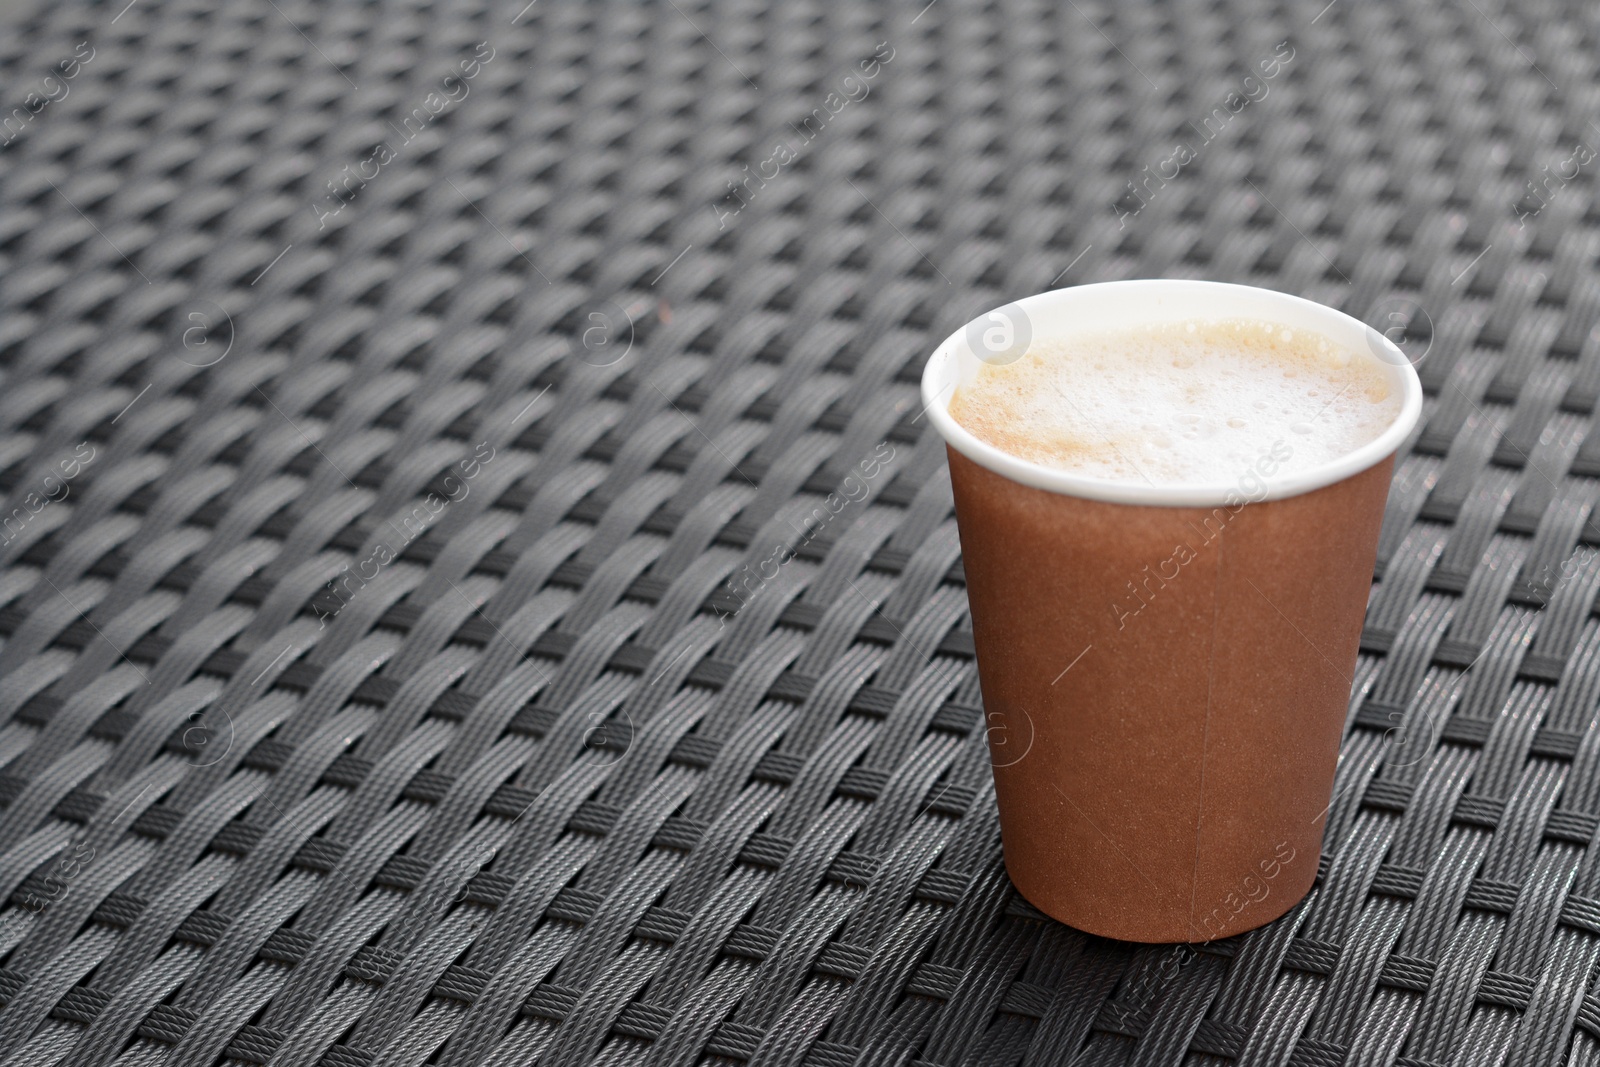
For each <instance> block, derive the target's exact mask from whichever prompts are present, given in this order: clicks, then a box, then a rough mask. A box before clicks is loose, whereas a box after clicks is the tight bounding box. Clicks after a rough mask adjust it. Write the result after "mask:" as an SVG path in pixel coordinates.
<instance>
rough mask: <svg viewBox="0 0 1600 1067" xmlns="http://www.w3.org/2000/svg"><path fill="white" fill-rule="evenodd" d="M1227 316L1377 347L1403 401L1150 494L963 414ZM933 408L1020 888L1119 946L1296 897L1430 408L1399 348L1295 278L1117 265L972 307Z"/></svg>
mask: <svg viewBox="0 0 1600 1067" xmlns="http://www.w3.org/2000/svg"><path fill="white" fill-rule="evenodd" d="M1227 319H1247V320H1257V321H1263V322H1268V323H1272V324H1279V325H1282V326H1283V327H1284V328H1286V329H1289V330H1308V331H1313V332H1315V333H1317V334H1321V335H1322V336H1324V337H1326V338H1328V339H1329V340H1331V341H1334V342H1336V343H1338V344H1340V345H1343V346H1344V347H1346V348H1348V349H1349V350H1350V351H1351V352H1352V353H1354V354H1355V357H1356V358H1359V359H1370V360H1371V361H1372V363H1373V364H1374V365H1375V366H1376V367H1378V368H1379V369H1380V370H1381V371H1382V373H1383V374H1384V375H1385V377H1386V379H1387V381H1388V382H1389V384H1390V387H1391V389H1392V391H1393V393H1394V395H1396V396H1398V397H1399V398H1400V403H1399V411H1398V414H1397V415H1396V416H1395V417H1394V420H1393V422H1392V423H1390V424H1389V425H1388V427H1387V428H1386V429H1384V430H1383V431H1382V432H1381V433H1380V434H1379V436H1378V437H1376V438H1375V439H1373V440H1371V441H1370V442H1369V443H1367V444H1365V445H1362V446H1361V447H1359V448H1356V449H1354V450H1353V451H1350V452H1348V453H1347V454H1345V455H1343V456H1340V457H1339V458H1337V459H1335V460H1332V461H1330V462H1327V463H1324V464H1322V465H1320V466H1316V467H1312V468H1309V469H1306V468H1301V469H1297V470H1295V471H1293V472H1288V471H1282V472H1280V471H1279V470H1278V469H1277V467H1278V463H1277V462H1276V460H1275V459H1274V457H1273V455H1272V453H1271V452H1270V451H1266V452H1264V453H1263V456H1262V458H1261V459H1260V460H1259V461H1258V462H1257V463H1256V464H1253V465H1251V466H1250V467H1249V468H1248V469H1245V470H1241V471H1240V472H1239V474H1238V476H1237V477H1235V478H1231V479H1228V480H1227V481H1224V482H1218V483H1215V484H1204V485H1199V484H1184V485H1180V486H1157V485H1152V484H1146V483H1142V482H1135V481H1110V480H1105V479H1099V478H1094V477H1089V476H1086V475H1083V474H1077V473H1072V472H1069V471H1064V470H1058V469H1054V468H1051V467H1046V466H1043V465H1040V464H1035V463H1031V462H1028V461H1026V460H1023V459H1019V458H1017V457H1015V456H1013V455H1010V454H1008V453H1006V452H1003V451H1001V450H1000V449H998V448H996V447H994V446H992V445H990V444H987V443H985V442H984V441H982V440H979V439H978V438H977V437H975V436H974V435H973V434H972V433H970V432H969V431H968V430H967V429H965V428H964V427H963V426H961V425H960V424H959V423H957V422H956V421H955V420H954V419H953V418H952V417H951V415H950V413H949V406H950V401H951V397H952V395H953V394H954V392H955V390H956V389H957V388H958V387H959V386H960V385H962V384H963V383H965V382H968V381H970V380H971V379H972V378H973V377H974V376H975V375H976V374H977V373H978V370H979V368H980V367H982V366H983V365H984V363H986V362H1006V361H1009V360H1012V359H1016V358H1019V357H1020V356H1021V355H1022V354H1023V352H1025V351H1026V350H1027V348H1028V345H1029V344H1030V343H1037V342H1039V341H1042V340H1049V339H1057V338H1069V337H1071V336H1073V335H1077V334H1091V333H1105V332H1109V331H1116V330H1121V329H1130V328H1139V327H1146V326H1151V325H1156V324H1164V323H1175V322H1214V321H1218V320H1227ZM922 399H923V402H924V403H925V405H926V409H927V412H928V416H929V418H930V419H931V420H932V422H933V424H934V426H935V427H937V428H938V431H939V433H940V434H941V435H942V436H943V437H944V440H945V442H946V445H947V450H948V453H949V460H950V479H951V485H952V488H953V490H954V494H955V505H956V518H957V523H958V525H959V527H960V535H961V549H962V556H963V561H964V566H965V570H966V579H967V596H968V599H969V601H970V605H971V611H972V629H973V638H974V641H975V643H976V646H977V654H978V674H979V680H980V682H981V686H982V690H983V702H984V708H985V714H986V717H987V726H988V732H989V744H990V753H991V757H992V759H991V762H992V764H993V767H994V779H995V790H996V794H997V796H998V800H999V806H1000V829H1001V838H1002V841H1003V845H1004V851H1005V862H1006V868H1007V870H1008V872H1009V873H1010V875H1011V880H1012V882H1013V883H1014V884H1015V885H1016V887H1017V889H1018V890H1019V891H1021V893H1022V895H1023V896H1024V897H1026V898H1027V899H1028V900H1029V901H1031V902H1032V903H1033V904H1034V905H1035V906H1037V907H1038V908H1039V909H1041V910H1042V911H1044V912H1045V913H1046V914H1048V915H1051V916H1053V917H1054V918H1056V919H1059V920H1061V921H1062V922H1065V923H1067V924H1069V925H1071V926H1074V927H1077V928H1078V929H1080V930H1084V931H1087V932H1090V933H1094V934H1099V935H1102V936H1105V937H1113V938H1119V939H1124V940H1129V941H1142V942H1174V941H1187V942H1198V941H1208V940H1212V939H1215V938H1221V937H1228V936H1230V935H1233V934H1236V933H1240V932H1242V931H1245V930H1249V929H1253V928H1255V927H1258V926H1261V925H1263V924H1265V923H1267V922H1270V921H1272V920H1273V919H1276V918H1278V917H1279V916H1280V915H1282V914H1284V913H1285V912H1286V911H1288V910H1289V909H1290V908H1291V907H1293V906H1294V905H1295V904H1296V903H1298V902H1299V901H1300V900H1301V899H1303V898H1304V896H1305V894H1306V893H1307V892H1308V891H1309V890H1310V888H1311V886H1312V884H1313V882H1314V880H1315V878H1316V872H1317V862H1318V857H1319V854H1320V851H1321V848H1320V846H1321V840H1322V833H1323V828H1324V825H1325V822H1326V815H1327V811H1328V807H1329V802H1330V799H1331V791H1332V786H1333V776H1334V770H1335V766H1336V764H1337V761H1338V753H1339V742H1340V736H1341V734H1342V732H1343V728H1344V722H1345V718H1346V713H1347V710H1348V706H1349V700H1350V689H1351V678H1352V675H1353V673H1354V669H1355V663H1356V655H1357V649H1358V645H1359V643H1360V637H1361V625H1362V619H1363V616H1364V615H1365V611H1366V605H1367V597H1368V593H1369V591H1370V589H1371V582H1372V570H1373V563H1374V561H1375V557H1376V554H1377V542H1378V531H1379V526H1380V525H1381V523H1382V518H1383V510H1384V502H1385V499H1386V497H1387V494H1388V489H1389V482H1390V478H1391V475H1392V471H1393V464H1394V454H1395V451H1396V449H1397V448H1398V447H1399V446H1400V444H1401V442H1402V441H1403V440H1404V439H1405V437H1406V436H1407V434H1409V433H1410V431H1411V429H1412V427H1413V426H1414V425H1415V424H1416V421H1417V418H1418V415H1419V414H1420V412H1421V409H1422V387H1421V383H1420V382H1419V381H1418V379H1417V374H1416V371H1415V370H1414V369H1413V367H1412V365H1411V363H1410V362H1409V361H1408V359H1407V356H1406V354H1405V353H1404V352H1403V351H1402V350H1401V349H1400V348H1399V347H1397V346H1396V345H1395V344H1394V343H1393V342H1392V341H1391V340H1390V338H1389V337H1387V336H1385V335H1383V334H1380V333H1378V332H1377V331H1376V330H1374V329H1372V328H1371V327H1369V326H1366V325H1365V324H1363V323H1361V322H1359V321H1357V320H1356V319H1353V318H1351V317H1349V316H1347V315H1344V314H1342V313H1340V312H1338V311H1334V310H1333V309H1331V308H1327V307H1323V306H1321V305H1319V304H1315V303H1312V302H1310V301H1307V300H1302V299H1299V298H1297V297H1293V296H1288V295H1285V294H1283V293H1277V292H1272V291H1270V290H1265V289H1255V288H1251V287H1248V286H1240V285H1227V284H1222V283H1216V282H1198V281H1167V280H1149V281H1122V282H1107V283H1104V284H1096V285H1083V286H1077V287H1074V288H1070V289H1062V290H1057V291H1055V292H1049V293H1042V294H1040V295H1038V296H1033V297H1029V298H1027V299H1024V300H1020V301H1018V302H1017V303H1015V304H1010V305H1007V306H1006V307H1004V308H1000V309H998V310H997V311H994V312H991V313H989V314H987V315H984V316H981V317H979V318H978V319H975V320H973V322H972V323H970V324H968V326H966V327H964V328H963V329H961V330H958V331H957V332H956V333H955V334H953V335H951V336H950V337H949V338H948V339H946V340H945V342H944V343H943V344H942V345H940V346H939V348H938V349H937V350H936V351H935V352H934V353H933V356H932V357H931V358H930V359H929V361H928V365H927V368H926V370H925V372H924V374H923V378H922ZM1327 417H1330V418H1331V417H1335V416H1334V415H1333V413H1329V415H1328V416H1327Z"/></svg>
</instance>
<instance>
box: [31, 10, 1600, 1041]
mask: <svg viewBox="0 0 1600 1067" xmlns="http://www.w3.org/2000/svg"><path fill="white" fill-rule="evenodd" d="M1535 7H1537V8H1538V9H1539V11H1538V16H1539V17H1538V18H1537V19H1535V18H1534V17H1533V8H1531V7H1530V8H1528V9H1526V13H1521V12H1523V11H1524V9H1521V8H1517V7H1514V6H1511V5H1504V4H1502V3H1499V2H1498V0H1493V2H1491V0H1483V2H1482V3H1481V4H1480V3H1477V2H1474V0H1467V2H1466V3H1463V4H1424V3H1401V4H1384V5H1374V4H1364V3H1360V2H1358V0H1342V2H1340V0H1335V2H1334V3H1331V4H1328V5H1327V6H1325V7H1324V6H1323V4H1322V3H1321V2H1320V0H1317V2H1310V3H1297V4H1292V5H1290V4H1278V5H1272V4H1266V3H1257V2H1253V0H1252V2H1246V0H1219V2H1216V3H1181V4H1173V5H1167V6H1144V5H1136V4H1128V5H1112V4H1110V3H1107V2H1105V0H1079V2H1073V3H1068V4H1064V5H1057V4H1052V3H1048V2H1046V0H1004V2H994V3H987V4H974V3H966V2H963V0H935V2H934V3H931V4H927V5H926V6H924V4H923V3H922V2H921V0H918V2H915V3H910V4H896V5H884V6H869V5H863V4H856V3H837V4H832V3H817V2H812V0H795V2H790V3H784V4H780V5H774V6H772V7H771V8H770V9H769V8H766V7H764V6H762V5H759V4H755V3H749V2H744V0H667V2H665V3H658V4H638V5H636V4H628V3H624V4H608V5H579V4H573V3H566V2H562V0H536V2H535V3H531V4H528V5H527V6H526V7H523V6H522V4H521V0H514V2H512V0H496V2H495V3H493V4H490V3H486V2H484V0H459V2H451V3H442V2H429V0H382V2H374V3H367V4H361V5H355V4H348V5H328V6H312V5H309V4H306V3H303V2H301V0H266V2H261V3H255V2H252V3H237V4H228V5H224V4H217V3H208V2H203V0H135V2H134V3H132V4H127V3H126V2H125V0H115V2H112V3H109V4H88V3H80V2H72V0H69V2H63V3H59V4H54V5H40V6H39V7H38V8H37V10H35V11H33V12H32V13H26V12H25V13H24V14H23V15H22V16H20V17H19V18H18V20H17V21H16V23H15V25H14V27H13V29H12V30H11V31H10V32H8V33H6V34H4V35H0V85H3V92H4V97H3V100H0V103H3V104H4V107H5V110H4V111H3V112H0V114H3V115H4V119H3V125H0V141H3V143H0V178H3V181H0V190H3V192H0V195H3V207H4V210H3V213H0V257H3V259H0V262H3V265H4V267H3V276H4V281H3V285H0V335H3V337H0V353H3V355H0V364H3V373H4V385H3V387H0V466H3V471H0V491H3V493H4V496H5V504H4V507H5V511H4V513H3V529H4V533H3V534H0V562H3V563H4V564H5V567H4V569H3V571H0V635H3V636H4V644H3V647H0V805H3V809H0V810H3V814H0V901H4V902H5V903H4V908H3V910H0V1057H3V1056H9V1057H10V1058H9V1059H5V1060H4V1062H5V1063H16V1064H28V1065H49V1064H58V1063H59V1064H71V1065H73V1067H80V1065H89V1064H111V1063H116V1064H126V1065H144V1064H165V1063H172V1064H196V1065H198V1064H215V1063H272V1064H285V1065H287V1064H314V1063H321V1064H328V1065H337V1067H359V1065H366V1064H382V1065H384V1067H388V1065H394V1064H420V1063H423V1062H429V1063H438V1064H449V1065H465V1064H525V1063H531V1062H535V1061H537V1062H538V1063H540V1064H559V1065H568V1064H583V1063H606V1064H624V1063H627V1064H644V1063H649V1064H674V1065H682V1064H692V1063H716V1064H724V1065H740V1064H745V1063H753V1064H763V1065H765V1064H802V1063H804V1064H818V1065H822V1064H827V1065H839V1067H844V1065H848V1064H908V1063H913V1062H916V1063H923V1064H939V1065H948V1067H954V1065H957V1064H969V1063H970V1064H1019V1063H1022V1064H1030V1065H1032V1064H1037V1065H1045V1064H1052V1065H1053V1064H1063V1063H1067V1062H1081V1063H1091V1064H1123V1063H1128V1064H1134V1063H1137V1064H1205V1065H1218V1067H1220V1065H1227V1064H1233V1063H1239V1064H1262V1063H1273V1064H1278V1063H1294V1064H1303V1065H1323V1064H1330V1065H1331V1064H1340V1063H1350V1064H1357V1063H1359V1064H1405V1065H1412V1067H1418V1065H1423V1064H1444V1063H1469V1062H1470V1063H1474V1064H1490V1063H1494V1064H1501V1063H1503V1064H1519V1065H1520V1064H1528V1065H1535V1064H1554V1063H1558V1062H1562V1063H1573V1064H1594V1063H1597V1062H1600V996H1597V994H1596V993H1595V992H1594V991H1593V988H1592V983H1591V973H1592V972H1593V971H1594V969H1595V963H1596V961H1597V958H1600V844H1597V838H1596V834H1597V830H1600V767H1597V764H1600V724H1597V722H1596V715H1595V706H1596V700H1597V695H1600V624H1597V623H1596V622H1595V621H1594V619H1593V617H1592V616H1593V612H1594V605H1595V599H1596V591H1597V588H1600V521H1597V520H1596V519H1595V517H1594V514H1593V510H1592V509H1593V505H1594V503H1595V499H1596V493H1597V489H1600V434H1590V433H1589V429H1590V425H1591V422H1592V420H1593V416H1594V411H1595V407H1596V403H1597V399H1600V333H1596V332H1595V331H1594V327H1595V325H1596V322H1597V320H1600V274H1597V271H1596V267H1595V262H1596V254H1597V252H1600V247H1597V245H1600V213H1597V209H1596V206H1595V197H1594V189H1595V185H1594V180H1593V176H1594V173H1595V170H1596V163H1595V159H1596V155H1597V151H1596V149H1595V147H1593V146H1595V145H1597V144H1600V127H1597V126H1596V125H1595V122H1594V119H1595V117H1596V116H1597V115H1600V107H1597V105H1600V89H1597V81H1596V67H1597V64H1600V16H1597V13H1596V11H1595V9H1594V8H1593V7H1592V6H1588V7H1587V8H1585V7H1584V6H1583V5H1578V4H1572V5H1570V7H1569V9H1568V10H1565V11H1563V10H1560V9H1559V7H1560V6H1559V5H1555V4H1543V5H1535ZM519 8H520V10H519ZM1319 9H1320V10H1319ZM1139 276H1174V277H1204V278H1213V279H1222V280H1232V281H1240V282H1248V283H1251V284H1255V285H1261V286H1267V287H1271V288H1276V289H1281V290H1285V291H1288V292H1293V293H1298V294H1301V295H1304V296H1307V297H1310V298H1312V299H1316V300H1320V301H1322V302H1325V303H1328V304H1331V305H1333V306H1336V307H1339V308H1342V309H1344V310H1346V311H1349V312H1350V313H1352V314H1355V315H1357V316H1360V317H1363V318H1365V319H1366V320H1367V321H1369V322H1372V323H1374V324H1375V325H1378V326H1379V327H1380V328H1384V329H1390V330H1392V331H1393V335H1394V336H1395V337H1397V338H1399V339H1401V340H1402V341H1403V342H1404V345H1405V348H1406V351H1407V353H1408V355H1409V356H1410V357H1411V358H1412V359H1414V360H1415V361H1417V362H1418V366H1419V370H1420V373H1421V375H1422V379H1423V382H1424V383H1425V387H1426V392H1427V402H1426V406H1425V410H1424V412H1423V417H1422V421H1421V423H1420V425H1419V428H1418V430H1417V432H1416V433H1415V434H1414V435H1413V437H1412V439H1411V440H1410V441H1408V442H1407V444H1406V446H1405V448H1404V450H1403V452H1402V455H1401V458H1400V460H1399V462H1398V465H1397V470H1396V476H1395V480H1394V485H1393V489H1392V492H1391V495H1390V498H1389V502H1388V510H1387V513H1386V518H1385V524H1384V531H1383V536H1382V542H1381V548H1380V552H1379V561H1378V569H1377V575H1376V582H1375V585H1374V588H1373V595H1372V600H1371V606H1370V610H1369V612H1368V616H1367V620H1366V625H1365V629H1364V632H1363V637H1362V643H1361V648H1362V651H1361V657H1360V662H1359V666H1358V668H1357V671H1356V675H1355V679H1354V684H1353V690H1352V700H1351V704H1350V713H1349V725H1348V728H1347V731H1346V736H1345V740H1344V747H1343V755H1342V760H1341V764H1340V768H1339V774H1338V779H1337V783H1336V792H1335V797H1334V803H1333V805H1332V808H1331V810H1330V812H1329V813H1328V818H1327V824H1328V831H1327V840H1326V844H1325V850H1324V854H1323V855H1322V857H1321V866H1320V868H1319V872H1320V873H1319V879H1318V883H1317V887H1316V888H1315V889H1314V890H1313V892H1312V894H1311V896H1310V897H1309V898H1308V899H1307V900H1306V901H1305V902H1304V903H1303V904H1302V905H1300V906H1298V907H1296V908H1295V909H1294V910H1293V911H1292V912H1291V913H1290V914H1288V915H1287V916H1285V917H1284V918H1283V919H1281V920H1280V921H1278V922H1275V923H1273V924H1271V925H1270V926H1268V927H1266V928H1263V929H1260V930H1257V931H1254V932H1252V933H1250V934H1246V935H1242V936H1239V937H1236V938H1232V939H1229V940H1227V941H1223V942H1218V943H1214V944H1209V945H1204V946H1199V947H1198V948H1197V949H1194V950H1186V949H1178V948H1176V947H1173V946H1139V945H1130V944H1123V943H1117V942H1112V941H1106V940H1102V939H1098V938H1094V937H1090V936H1086V935H1084V934H1082V933H1079V932H1077V931H1074V930H1072V929H1070V928H1068V927H1066V926H1063V925H1061V924H1059V923H1055V922H1052V921H1049V920H1046V919H1044V918H1043V917H1042V916H1041V915H1040V914H1039V913H1038V912H1036V911H1034V910H1033V909H1032V908H1031V907H1030V906H1029V905H1027V904H1026V903H1025V902H1024V901H1023V900H1021V899H1020V898H1019V897H1018V896H1017V894H1016V893H1015V891H1014V890H1013V889H1012V888H1011V886H1010V883H1009V882H1008V881H1007V879H1006V876H1005V873H1004V870H1003V867H1002V864H1001V856H1000V840H999V831H998V825H997V821H996V811H995V801H994V794H993V788H992V782H991V775H990V769H989V765H988V761H989V756H988V752H987V747H986V738H985V730H984V728H983V716H982V711H981V701H980V696H979V691H978V685H977V675H976V668H975V664H974V661H973V651H972V642H971V635H970V631H969V625H968V621H967V614H966V600H965V595H964V588H963V578H962V571H961V566H960V552H959V543H958V540H957V535H956V527H955V522H954V518H953V515H952V511H951V502H950V492H949V480H948V475H947V472H946V469H945V465H944V456H943V452H942V446H941V444H940V442H939V441H938V440H937V439H936V436H935V435H934V434H933V433H932V431H931V430H930V429H929V427H928V424H927V420H926V419H923V418H921V412H920V410H919V401H918V398H917V379H918V375H919V371H920V367H921V364H922V361H923V359H924V358H925V356H926V354H927V353H928V352H929V351H930V349H931V348H932V347H933V345H934V344H936V343H937V341H938V340H939V339H940V338H942V337H944V336H945V335H946V334H948V333H949V332H950V331H951V330H953V329H955V328H956V327H957V326H959V324H961V323H962V322H964V321H965V320H967V319H968V318H969V317H971V316H973V315H974V314H976V313H978V312H980V311H983V310H985V309H987V308H990V307H993V306H996V305H998V304H1002V303H1005V302H1006V301H1008V300H1011V299H1014V298H1016V297H1018V296H1021V295H1025V294H1028V293H1033V292H1037V291H1040V290H1043V289H1047V288H1050V287H1053V286H1059V285H1067V284H1078V283H1082V282H1088V281H1094V280H1105V279H1113V278H1124V277H1139ZM791 557H792V558H791ZM730 589H734V590H737V592H733V591H730ZM1311 654H1313V650H1310V649H1308V650H1307V655H1311ZM1137 891H1138V887H1137V886H1130V888H1129V892H1137Z"/></svg>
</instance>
